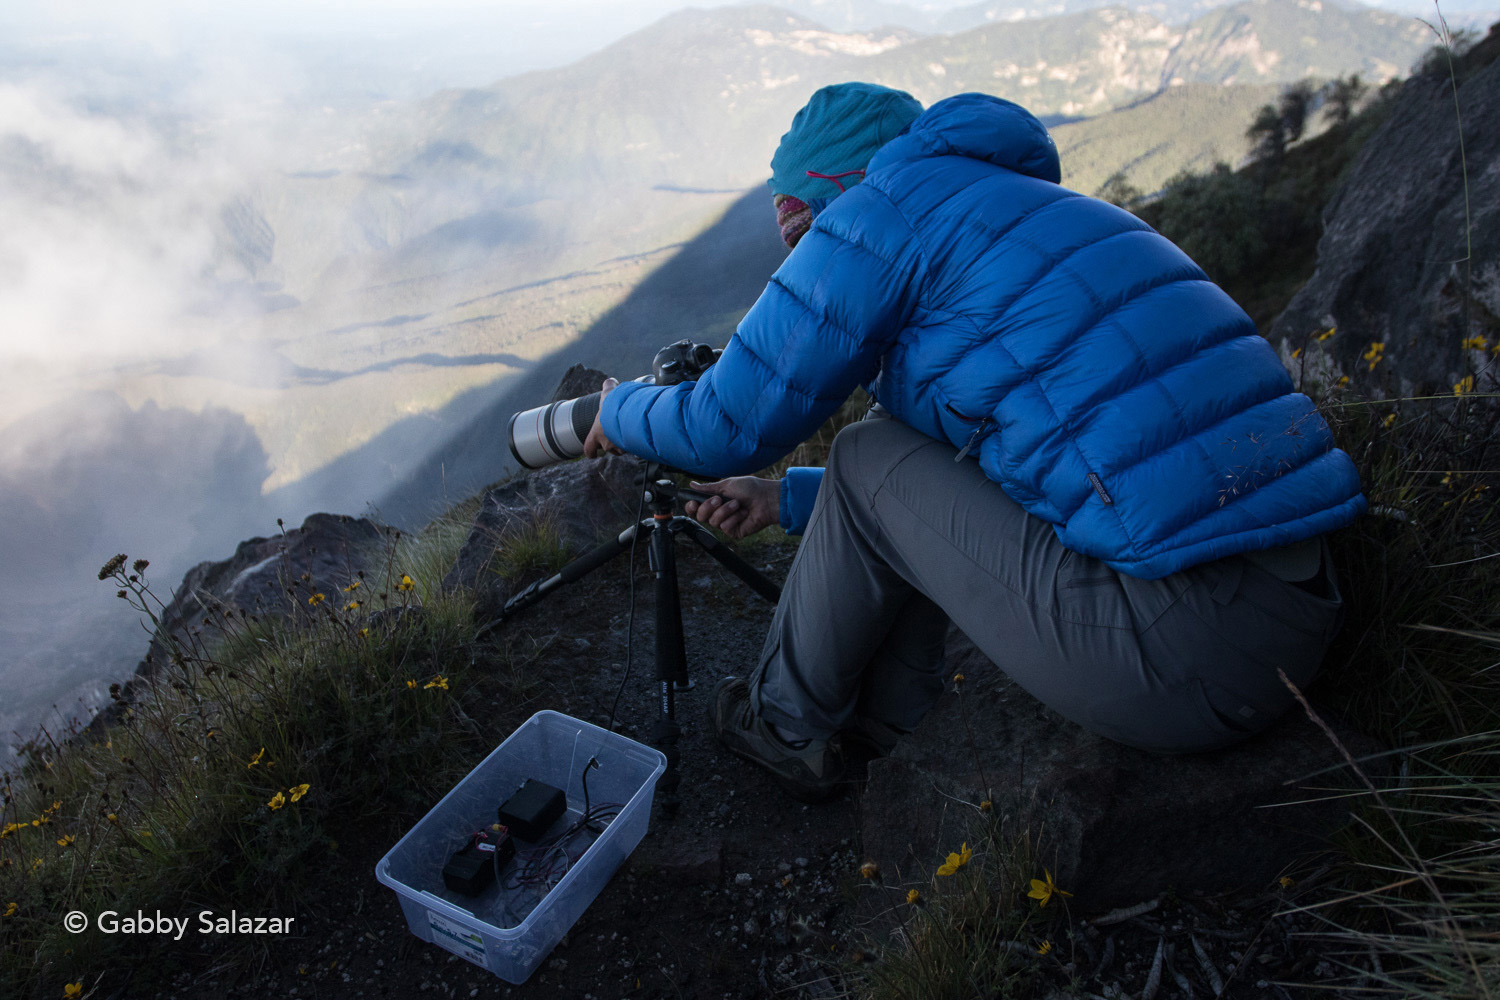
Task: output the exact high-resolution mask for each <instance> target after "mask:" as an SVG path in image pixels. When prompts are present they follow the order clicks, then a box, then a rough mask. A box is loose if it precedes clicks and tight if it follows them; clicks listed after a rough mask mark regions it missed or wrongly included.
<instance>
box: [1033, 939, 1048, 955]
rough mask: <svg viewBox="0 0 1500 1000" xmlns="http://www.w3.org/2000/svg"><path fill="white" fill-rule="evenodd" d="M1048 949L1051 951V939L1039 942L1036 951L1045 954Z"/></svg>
mask: <svg viewBox="0 0 1500 1000" xmlns="http://www.w3.org/2000/svg"><path fill="white" fill-rule="evenodd" d="M1050 951H1052V942H1051V941H1043V942H1042V944H1041V947H1039V948H1038V949H1037V950H1036V953H1037V954H1038V955H1046V954H1047V953H1049V952H1050Z"/></svg>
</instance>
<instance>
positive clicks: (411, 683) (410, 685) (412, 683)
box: [406, 681, 417, 691]
mask: <svg viewBox="0 0 1500 1000" xmlns="http://www.w3.org/2000/svg"><path fill="white" fill-rule="evenodd" d="M406 686H407V687H408V688H410V689H412V690H413V691H415V690H416V688H417V682H416V681H407V682H406Z"/></svg>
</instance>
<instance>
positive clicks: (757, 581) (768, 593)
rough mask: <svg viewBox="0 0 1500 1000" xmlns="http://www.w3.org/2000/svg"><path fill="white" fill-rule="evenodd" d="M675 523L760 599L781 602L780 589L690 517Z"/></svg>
mask: <svg viewBox="0 0 1500 1000" xmlns="http://www.w3.org/2000/svg"><path fill="white" fill-rule="evenodd" d="M676 520H677V521H679V522H681V525H682V527H683V528H684V529H686V531H687V536H688V537H689V538H691V539H692V540H693V541H695V542H697V543H698V545H699V546H700V547H701V548H702V549H703V551H705V552H707V553H708V554H709V555H711V556H713V557H714V558H715V559H717V560H718V561H719V564H720V565H722V566H723V567H724V568H725V569H727V570H729V572H731V573H733V574H734V575H735V576H737V577H739V578H740V579H741V580H743V581H744V582H745V586H747V587H749V588H750V589H751V590H753V591H755V592H756V593H757V594H759V595H760V596H761V597H764V598H765V599H766V600H768V601H770V602H771V603H772V604H775V603H776V602H777V601H779V600H781V588H780V587H778V586H776V584H774V583H772V582H771V581H770V580H768V579H766V578H765V576H764V575H762V574H761V572H760V571H759V570H757V569H756V568H755V567H754V566H751V565H750V564H749V563H747V562H745V560H743V559H741V558H740V557H739V556H737V555H735V554H734V552H733V551H732V550H731V549H730V548H729V546H727V545H725V544H724V543H723V542H721V541H719V540H718V539H717V538H715V537H714V533H713V532H711V531H709V530H708V529H707V528H705V527H704V526H703V525H701V524H699V523H698V522H697V521H695V520H693V519H692V518H690V517H678V518H677V519H676Z"/></svg>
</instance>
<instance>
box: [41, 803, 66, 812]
mask: <svg viewBox="0 0 1500 1000" xmlns="http://www.w3.org/2000/svg"><path fill="white" fill-rule="evenodd" d="M61 808H62V803H61V802H54V803H52V807H51V808H50V809H43V810H42V812H48V813H55V812H57V811H58V810H59V809H61Z"/></svg>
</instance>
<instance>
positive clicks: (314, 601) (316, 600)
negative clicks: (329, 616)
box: [307, 594, 326, 607]
mask: <svg viewBox="0 0 1500 1000" xmlns="http://www.w3.org/2000/svg"><path fill="white" fill-rule="evenodd" d="M324 600H326V598H324V596H323V595H322V594H314V595H312V596H311V597H309V598H308V599H307V603H308V604H311V605H312V606H313V607H317V606H318V605H319V604H322V603H323V601H324Z"/></svg>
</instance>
